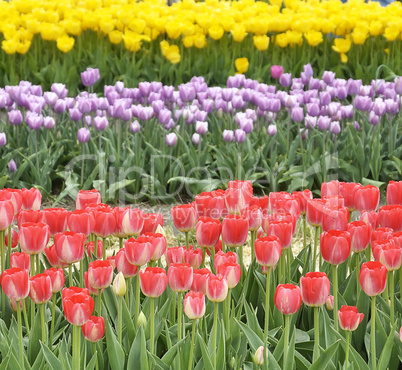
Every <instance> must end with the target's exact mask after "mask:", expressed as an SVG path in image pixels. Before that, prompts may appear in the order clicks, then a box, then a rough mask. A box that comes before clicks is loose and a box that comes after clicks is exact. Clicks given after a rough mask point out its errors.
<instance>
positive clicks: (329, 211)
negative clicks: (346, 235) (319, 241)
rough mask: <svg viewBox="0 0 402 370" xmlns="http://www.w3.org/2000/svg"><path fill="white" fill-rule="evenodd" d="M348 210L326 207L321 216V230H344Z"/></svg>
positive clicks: (347, 220)
mask: <svg viewBox="0 0 402 370" xmlns="http://www.w3.org/2000/svg"><path fill="white" fill-rule="evenodd" d="M348 222H349V210H348V209H347V208H346V207H326V208H325V211H324V213H323V215H322V230H323V231H329V230H342V231H345V230H346V225H347V224H348Z"/></svg>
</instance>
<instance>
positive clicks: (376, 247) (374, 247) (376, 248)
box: [371, 239, 395, 261]
mask: <svg viewBox="0 0 402 370" xmlns="http://www.w3.org/2000/svg"><path fill="white" fill-rule="evenodd" d="M388 244H391V245H394V244H395V240H393V239H383V240H374V241H373V242H372V243H371V251H372V252H373V257H374V259H375V260H376V261H379V260H380V251H381V249H382V248H383V247H384V246H387V245H388Z"/></svg>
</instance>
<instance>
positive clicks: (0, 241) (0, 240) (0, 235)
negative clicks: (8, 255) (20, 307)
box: [0, 230, 6, 313]
mask: <svg viewBox="0 0 402 370" xmlns="http://www.w3.org/2000/svg"><path fill="white" fill-rule="evenodd" d="M3 235H4V230H0V253H1V256H0V258H1V271H0V273H3V271H4V270H5V268H4V266H5V263H4V262H5V261H6V260H5V256H4V238H3ZM3 313H4V312H3Z"/></svg>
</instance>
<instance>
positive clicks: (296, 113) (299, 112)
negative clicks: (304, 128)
mask: <svg viewBox="0 0 402 370" xmlns="http://www.w3.org/2000/svg"><path fill="white" fill-rule="evenodd" d="M290 116H291V118H292V120H293V121H295V122H302V121H303V119H304V112H303V108H301V107H294V108H292V110H291V112H290Z"/></svg>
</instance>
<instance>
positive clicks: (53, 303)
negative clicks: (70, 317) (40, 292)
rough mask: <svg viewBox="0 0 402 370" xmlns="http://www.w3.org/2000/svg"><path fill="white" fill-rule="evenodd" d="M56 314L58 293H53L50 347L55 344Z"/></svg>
mask: <svg viewBox="0 0 402 370" xmlns="http://www.w3.org/2000/svg"><path fill="white" fill-rule="evenodd" d="M55 314H56V294H55V293H53V295H52V323H51V324H50V338H49V346H50V349H52V346H53V333H54V321H55V317H54V316H55Z"/></svg>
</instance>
